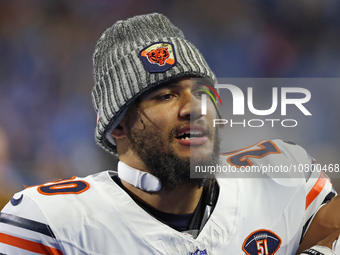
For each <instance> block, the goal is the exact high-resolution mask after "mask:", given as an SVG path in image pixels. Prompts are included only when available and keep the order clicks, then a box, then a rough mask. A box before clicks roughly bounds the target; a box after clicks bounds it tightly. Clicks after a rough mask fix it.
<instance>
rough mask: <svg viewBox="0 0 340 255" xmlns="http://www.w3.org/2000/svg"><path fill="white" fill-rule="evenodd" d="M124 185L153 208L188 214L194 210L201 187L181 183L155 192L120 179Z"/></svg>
mask: <svg viewBox="0 0 340 255" xmlns="http://www.w3.org/2000/svg"><path fill="white" fill-rule="evenodd" d="M121 181H122V184H123V185H124V187H125V188H126V189H127V190H129V192H131V193H132V195H134V196H136V197H137V198H138V199H140V200H142V201H143V202H145V203H147V204H149V205H150V206H152V207H154V208H155V209H157V210H159V211H162V212H166V213H173V214H189V213H193V212H194V211H195V208H196V207H197V204H198V202H199V200H200V198H201V195H202V191H203V187H192V186H191V185H183V186H179V187H176V188H174V189H172V190H166V189H164V188H161V190H160V191H157V192H147V191H144V190H141V189H138V188H136V187H134V186H133V185H131V184H129V183H127V182H125V181H124V180H121Z"/></svg>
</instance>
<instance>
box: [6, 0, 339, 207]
mask: <svg viewBox="0 0 340 255" xmlns="http://www.w3.org/2000/svg"><path fill="white" fill-rule="evenodd" d="M339 11H340V2H339V1H337V0H326V1H317V0H285V1H268V0H255V1H250V0H241V1H240V0H238V1H236V0H235V1H223V0H220V1H219V0H209V1H203V0H195V1H182V0H168V1H157V0H144V1H137V0H135V1H133V0H100V1H98V0H91V1H90V0H50V1H43V0H13V1H12V0H11V1H9V0H7V1H6V0H3V1H0V55H1V58H0V109H1V113H0V209H1V208H2V206H3V205H4V204H5V202H7V201H8V199H10V197H11V196H12V195H13V193H15V192H17V191H19V190H21V189H23V187H24V185H27V186H30V185H37V184H41V183H44V182H46V181H50V180H55V179H59V178H66V177H72V176H74V175H78V176H85V175H87V174H90V173H94V172H98V171H101V170H105V169H110V168H112V167H111V166H112V164H113V163H114V159H113V158H112V157H111V156H110V155H109V154H108V153H105V152H103V151H102V150H101V149H100V148H99V147H98V146H96V145H95V142H94V138H93V137H94V128H95V122H96V113H95V112H94V111H93V108H92V103H91V97H90V92H91V89H92V86H93V78H92V53H93V49H94V46H95V43H96V41H97V39H98V38H99V37H100V35H101V34H102V32H103V31H104V30H105V29H106V28H107V27H109V26H111V25H112V24H113V23H114V22H115V21H116V20H119V19H126V18H128V17H130V16H134V15H137V14H143V13H149V12H160V13H163V14H165V15H167V16H168V17H169V18H170V20H172V21H173V22H174V23H175V25H177V26H179V27H180V28H181V29H182V30H183V31H184V33H185V35H186V37H187V38H188V39H189V40H190V41H192V42H193V43H194V44H195V45H196V46H197V47H198V48H199V49H200V50H201V52H202V54H203V55H204V56H205V57H206V60H207V61H208V63H209V65H210V66H211V68H212V70H213V71H214V72H215V73H216V75H217V77H323V78H327V77H338V76H339V73H340V47H339V45H340V44H339V42H340V15H339ZM319 91H320V94H322V93H329V94H330V95H331V96H333V98H335V102H337V101H339V100H338V99H337V98H338V95H334V94H333V95H332V93H334V92H332V91H328V92H327V91H326V92H325V91H323V88H322V85H320V88H319ZM338 92H339V90H338ZM320 100H321V99H320ZM328 100H329V98H327V97H326V96H325V97H324V99H323V101H320V102H319V104H320V105H319V106H318V107H320V108H319V110H320V111H324V116H325V118H326V122H327V121H329V122H327V124H326V125H320V126H316V127H313V128H319V129H320V130H318V132H319V133H320V137H310V138H309V139H307V140H306V141H302V140H301V141H297V142H298V143H299V144H302V145H303V146H304V147H306V148H307V150H309V149H310V147H312V151H313V148H315V146H320V148H323V150H322V151H323V152H324V153H323V154H322V153H321V154H322V155H313V156H314V157H316V158H319V157H321V158H324V159H325V157H326V152H331V153H333V154H334V156H338V154H339V152H340V149H339V147H337V144H340V138H339V135H338V130H339V126H340V125H339V121H338V120H336V119H334V118H332V116H336V115H337V114H338V118H339V116H340V113H339V112H337V107H335V106H334V105H328ZM328 128H329V129H328ZM309 145H310V147H309ZM339 180H340V179H338V180H337V179H335V180H333V183H334V184H335V185H336V186H337V185H338V186H337V187H339V184H338V182H339ZM338 190H339V189H338Z"/></svg>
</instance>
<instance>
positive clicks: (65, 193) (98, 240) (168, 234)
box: [0, 140, 332, 255]
mask: <svg viewBox="0 0 340 255" xmlns="http://www.w3.org/2000/svg"><path fill="white" fill-rule="evenodd" d="M265 142H269V143H270V144H266V143H265ZM265 142H262V143H259V144H257V145H254V146H253V147H249V148H246V149H243V150H238V151H234V152H233V153H229V154H226V155H224V156H222V158H221V159H222V161H224V162H225V163H226V164H231V165H234V166H236V165H237V164H244V162H246V164H252V165H258V166H260V165H261V164H262V165H268V164H272V165H275V164H277V162H279V163H280V164H281V162H284V163H285V164H303V165H304V164H310V157H309V156H308V154H307V153H306V152H305V151H304V150H303V149H302V148H301V147H300V146H297V145H292V144H288V143H285V142H282V141H280V140H275V141H265ZM270 145H273V146H274V149H273V147H270ZM264 148H267V150H266V151H265V150H264ZM274 150H275V151H274ZM261 155H262V156H261ZM238 167H240V166H238ZM113 175H115V172H113V171H106V172H101V173H99V174H95V175H91V176H88V177H86V178H73V179H69V180H61V181H57V182H51V183H47V184H44V185H40V186H35V187H30V188H27V189H25V190H24V191H22V192H19V193H17V194H15V195H14V197H13V198H12V200H11V201H10V202H9V203H8V204H7V205H6V206H5V207H4V209H3V210H2V212H1V215H0V254H8V255H12V254H23V255H32V254H72V255H80V254H95V255H100V254H110V255H114V254H120V255H121V254H126V255H130V254H133V255H135V254H169V255H170V254H171V255H172V254H174V255H175V254H176V255H178V254H184V255H191V254H195V255H213V254H214V255H220V254H233V255H238V254H240V255H241V254H243V255H244V254H248V255H253V254H263V255H266V254H268V255H269V254H278V255H279V254H295V252H296V250H297V249H298V247H299V242H300V240H301V236H302V234H303V227H304V225H305V224H306V223H307V221H308V220H309V219H310V218H311V217H312V216H313V214H315V212H316V211H317V210H318V208H319V207H320V205H321V204H322V202H323V201H324V199H325V197H326V196H327V195H328V194H329V193H330V192H331V191H332V185H331V183H330V182H329V180H328V178H322V176H321V177H320V172H317V171H314V172H313V173H311V174H310V176H309V175H307V176H306V175H305V174H304V173H302V174H301V175H300V178H273V177H271V176H270V175H267V177H266V178H220V179H218V185H219V188H220V191H219V197H218V200H217V204H216V206H215V209H214V211H213V213H212V214H211V216H210V218H209V220H208V221H207V223H206V224H205V226H204V228H203V229H202V231H201V232H200V233H199V235H198V237H197V238H192V237H190V235H187V234H185V233H182V232H179V231H176V230H174V229H172V228H170V227H169V226H167V225H165V224H163V223H162V222H160V221H158V220H157V219H155V218H154V217H153V216H151V215H150V214H149V213H147V212H146V211H145V210H143V209H142V208H141V207H140V206H139V205H137V204H136V202H135V201H134V200H133V199H132V198H131V197H130V196H129V195H128V194H127V193H126V192H125V191H124V190H122V189H121V188H120V186H119V185H117V184H116V183H115V181H113V179H112V176H113Z"/></svg>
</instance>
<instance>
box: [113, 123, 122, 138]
mask: <svg viewBox="0 0 340 255" xmlns="http://www.w3.org/2000/svg"><path fill="white" fill-rule="evenodd" d="M111 136H113V137H114V138H115V139H121V138H125V137H126V133H125V128H123V126H122V125H120V124H119V125H118V126H117V127H116V128H115V129H114V130H113V131H112V133H111Z"/></svg>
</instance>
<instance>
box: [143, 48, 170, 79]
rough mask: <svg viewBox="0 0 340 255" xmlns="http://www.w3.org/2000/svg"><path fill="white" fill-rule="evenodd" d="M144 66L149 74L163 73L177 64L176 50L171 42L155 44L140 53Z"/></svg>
mask: <svg viewBox="0 0 340 255" xmlns="http://www.w3.org/2000/svg"><path fill="white" fill-rule="evenodd" d="M139 57H140V59H141V60H142V62H143V64H144V66H145V67H146V69H147V70H148V71H149V73H161V72H165V71H167V70H169V69H170V68H171V67H173V66H174V65H175V64H176V62H177V61H176V55H175V48H174V46H173V44H172V43H169V42H157V43H153V44H151V45H149V46H147V47H146V48H144V49H142V50H141V51H140V53H139Z"/></svg>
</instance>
